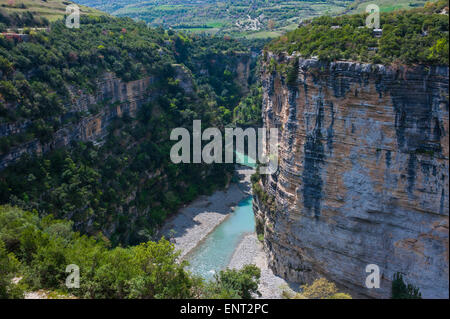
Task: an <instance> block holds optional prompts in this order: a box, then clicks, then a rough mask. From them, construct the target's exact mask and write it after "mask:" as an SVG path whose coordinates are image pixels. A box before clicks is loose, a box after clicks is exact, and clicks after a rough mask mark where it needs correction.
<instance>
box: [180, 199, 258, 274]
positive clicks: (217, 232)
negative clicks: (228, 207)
mask: <svg viewBox="0 0 450 319" xmlns="http://www.w3.org/2000/svg"><path fill="white" fill-rule="evenodd" d="M254 231H255V218H254V215H253V208H252V196H249V197H247V198H246V199H244V200H242V201H241V202H240V203H239V204H238V206H237V207H236V210H235V211H234V212H232V213H230V216H229V217H228V218H227V219H226V220H225V221H224V222H223V223H221V224H220V225H219V226H217V227H216V229H214V231H212V232H211V233H210V234H209V235H208V236H207V237H206V238H205V240H204V241H203V242H201V243H200V244H199V245H198V246H197V247H196V248H195V249H194V250H193V251H192V252H191V253H189V255H188V256H187V257H186V260H188V261H189V263H190V265H189V267H188V268H189V270H190V271H192V273H194V274H196V275H200V276H202V277H204V278H207V279H209V278H212V277H213V275H214V273H215V272H218V271H220V270H222V269H225V268H226V267H227V266H228V264H229V262H230V260H231V257H232V256H233V252H234V251H235V249H236V248H237V246H238V245H239V242H240V241H241V239H242V238H243V237H244V236H245V235H246V234H248V233H251V232H254Z"/></svg>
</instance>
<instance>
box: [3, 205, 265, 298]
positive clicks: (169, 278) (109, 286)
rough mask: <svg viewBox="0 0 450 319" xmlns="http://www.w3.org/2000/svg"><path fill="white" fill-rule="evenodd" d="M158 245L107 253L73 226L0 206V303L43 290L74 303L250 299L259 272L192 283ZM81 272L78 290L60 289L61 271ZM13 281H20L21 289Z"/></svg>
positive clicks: (166, 246) (169, 250)
mask: <svg viewBox="0 0 450 319" xmlns="http://www.w3.org/2000/svg"><path fill="white" fill-rule="evenodd" d="M177 257H178V253H177V252H175V251H174V246H173V244H171V243H169V242H168V241H166V240H164V239H162V240H160V241H159V242H152V241H149V242H146V243H142V244H140V245H137V246H132V247H127V248H123V247H116V248H114V249H111V248H110V243H109V242H108V240H107V239H105V238H104V237H101V236H98V237H96V238H94V237H87V236H80V234H79V233H76V232H74V231H72V224H71V223H70V222H67V221H63V220H57V219H54V218H53V217H51V216H47V217H45V218H42V219H41V218H39V217H38V216H37V214H36V213H35V212H33V213H30V212H25V211H23V210H21V209H18V208H15V207H11V206H0V298H20V297H23V290H24V289H25V290H26V291H34V290H37V289H46V290H51V291H58V292H61V293H63V294H67V293H70V294H73V295H75V296H77V297H79V298H203V297H209V298H224V297H233V298H251V297H252V294H253V293H255V292H256V289H257V287H258V282H259V269H258V268H256V267H255V266H246V267H244V268H243V269H242V270H240V271H237V270H226V271H222V272H221V273H220V275H219V276H217V277H216V279H215V280H214V281H212V282H205V281H204V280H202V279H200V278H197V277H193V276H192V275H191V274H190V273H189V272H187V271H186V270H185V269H184V267H185V266H186V262H180V263H179V262H177ZM69 264H75V265H77V266H79V269H80V287H79V288H77V289H68V288H67V287H66V285H65V282H66V277H67V276H68V273H66V266H67V265H69ZM13 277H17V278H22V279H21V280H20V284H19V285H17V284H16V283H14V282H12V279H13Z"/></svg>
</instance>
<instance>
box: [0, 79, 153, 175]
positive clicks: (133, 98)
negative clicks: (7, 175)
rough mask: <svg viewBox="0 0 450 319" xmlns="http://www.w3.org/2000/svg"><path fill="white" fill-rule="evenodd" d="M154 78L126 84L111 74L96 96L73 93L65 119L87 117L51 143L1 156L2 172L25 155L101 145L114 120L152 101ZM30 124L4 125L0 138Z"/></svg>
mask: <svg viewBox="0 0 450 319" xmlns="http://www.w3.org/2000/svg"><path fill="white" fill-rule="evenodd" d="M153 81H154V78H153V77H151V76H148V77H144V78H143V79H140V80H136V81H131V82H123V81H122V80H121V79H119V78H117V77H116V76H115V75H113V74H111V73H106V74H105V75H104V76H103V77H102V78H101V79H99V80H98V85H97V91H96V93H95V94H87V93H85V92H83V91H81V90H76V89H71V92H72V103H71V104H70V105H67V106H66V108H67V109H68V110H69V111H68V113H67V114H66V115H65V116H71V114H75V113H80V112H81V113H84V114H87V116H85V117H83V118H82V119H81V120H80V121H79V122H78V123H77V124H70V125H66V126H65V127H63V128H62V129H60V130H58V131H57V132H56V133H55V135H54V138H53V139H52V140H51V141H50V142H49V143H45V144H44V143H41V142H40V141H39V140H38V139H34V140H32V141H30V142H28V143H25V144H23V145H20V146H19V147H16V148H15V149H13V150H11V151H10V152H9V153H8V154H1V157H0V170H1V169H3V168H5V167H7V166H8V165H10V164H11V163H14V162H15V161H17V160H18V159H19V158H20V157H21V156H22V155H23V154H25V153H28V154H42V153H45V152H47V151H49V150H51V149H55V148H59V147H63V146H66V145H68V144H70V142H72V141H93V142H95V141H100V140H101V139H102V138H103V137H104V136H105V135H106V134H107V127H108V124H109V123H110V121H111V120H112V119H113V118H115V117H118V116H119V117H121V116H123V115H124V114H128V115H130V116H134V115H135V113H136V110H137V109H138V107H139V106H140V105H142V104H143V103H145V102H146V101H148V100H149V99H151V94H150V91H149V90H150V85H151V84H152V83H153ZM101 103H103V104H106V106H105V107H102V108H101V109H100V110H99V111H98V112H97V113H96V114H92V112H90V108H91V107H92V106H95V105H98V104H101ZM30 124H31V122H30V121H28V122H24V123H18V124H9V123H6V124H3V125H2V126H1V127H0V137H1V136H7V135H10V134H13V133H20V132H21V131H22V130H25V129H26V128H27V127H28V125H30Z"/></svg>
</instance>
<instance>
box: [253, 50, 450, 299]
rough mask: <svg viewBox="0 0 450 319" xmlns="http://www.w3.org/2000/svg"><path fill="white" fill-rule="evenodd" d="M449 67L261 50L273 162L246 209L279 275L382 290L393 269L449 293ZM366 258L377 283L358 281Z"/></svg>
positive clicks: (378, 293) (376, 293)
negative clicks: (274, 144)
mask: <svg viewBox="0 0 450 319" xmlns="http://www.w3.org/2000/svg"><path fill="white" fill-rule="evenodd" d="M274 62H275V63H274ZM274 64H275V65H276V66H277V68H275V69H274V68H273V67H272V66H273V65H274ZM289 67H290V68H291V74H295V77H294V79H292V78H291V79H288V76H287V74H286V72H285V70H286V69H289ZM292 68H294V70H293V71H292ZM287 73H289V72H287ZM448 74H449V69H448V66H442V67H439V66H429V67H427V66H409V67H406V66H384V65H376V64H364V63H357V62H348V61H337V62H323V61H319V60H316V59H313V58H312V59H304V58H301V57H299V56H298V55H296V54H295V53H294V54H292V55H288V54H279V55H275V54H273V53H271V52H266V53H265V57H264V61H263V71H262V87H263V110H262V116H263V122H264V126H265V127H266V128H271V127H276V128H278V129H279V135H280V136H279V144H278V152H279V169H278V171H277V172H276V173H274V174H271V175H266V176H264V175H263V176H262V177H261V180H260V181H259V184H260V186H261V187H262V189H263V192H264V194H265V195H266V196H265V198H261V197H262V196H259V197H258V196H254V213H255V216H256V223H257V226H256V227H257V231H258V232H259V233H264V249H265V251H266V253H267V255H268V258H269V266H270V267H271V268H272V270H273V271H274V273H275V274H277V275H279V276H281V277H283V278H285V279H288V280H291V281H294V282H299V283H311V282H312V281H313V280H314V279H316V278H318V277H326V278H327V279H329V280H331V281H333V282H335V283H336V284H337V285H338V286H340V287H341V288H343V289H345V290H347V291H349V292H350V293H351V294H352V296H353V297H363V298H389V297H390V294H391V285H392V284H391V282H392V278H393V276H394V274H396V273H398V272H400V273H402V274H403V275H404V278H405V281H406V282H407V283H410V284H413V285H415V286H416V287H418V288H419V289H420V291H421V293H422V297H424V298H448V275H449V274H448V266H449V255H448V253H449V250H448V249H449V248H448V221H449V201H448V196H449V194H448V189H449V181H448V169H449V166H448V159H449V130H448V129H449V127H448V113H449V103H448ZM267 147H268V146H267ZM267 151H268V150H267ZM369 264H375V265H377V266H378V267H379V269H380V275H381V278H380V280H381V283H380V288H378V289H377V288H373V289H368V288H366V286H365V280H366V277H367V276H368V275H369V273H366V266H367V265H369Z"/></svg>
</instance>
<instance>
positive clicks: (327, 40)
mask: <svg viewBox="0 0 450 319" xmlns="http://www.w3.org/2000/svg"><path fill="white" fill-rule="evenodd" d="M445 7H446V8H447V14H441V12H442V10H443V9H444V8H445ZM365 17H366V16H365V15H362V14H357V15H345V16H340V17H334V18H332V17H328V16H323V17H319V18H316V19H313V20H312V21H311V22H310V23H309V24H306V25H304V26H301V27H300V28H298V29H296V30H294V31H291V32H288V33H287V34H286V35H285V36H282V37H280V38H278V39H276V40H274V41H272V42H271V43H270V44H269V45H268V46H267V49H268V50H270V51H273V52H275V53H279V52H288V53H289V54H291V53H292V52H294V51H296V52H298V53H300V54H301V55H302V56H304V57H312V56H317V57H318V58H319V59H321V60H326V61H335V60H353V61H363V62H372V63H384V64H390V63H406V64H414V63H425V64H441V65H448V63H449V62H448V58H449V53H448V52H449V47H448V31H449V20H448V0H440V1H438V2H432V3H427V4H426V5H425V7H424V8H417V9H412V10H408V11H404V10H401V11H394V12H390V13H381V14H380V19H381V21H380V23H381V28H382V29H383V34H382V36H381V37H380V38H376V37H374V36H373V35H372V29H368V28H366V27H365ZM336 27H337V28H336Z"/></svg>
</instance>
